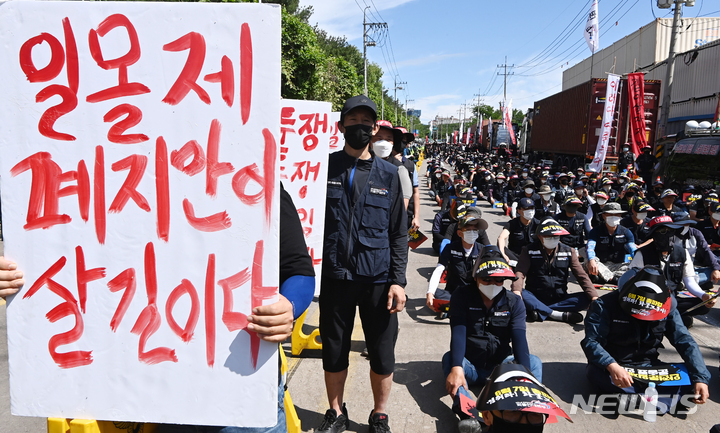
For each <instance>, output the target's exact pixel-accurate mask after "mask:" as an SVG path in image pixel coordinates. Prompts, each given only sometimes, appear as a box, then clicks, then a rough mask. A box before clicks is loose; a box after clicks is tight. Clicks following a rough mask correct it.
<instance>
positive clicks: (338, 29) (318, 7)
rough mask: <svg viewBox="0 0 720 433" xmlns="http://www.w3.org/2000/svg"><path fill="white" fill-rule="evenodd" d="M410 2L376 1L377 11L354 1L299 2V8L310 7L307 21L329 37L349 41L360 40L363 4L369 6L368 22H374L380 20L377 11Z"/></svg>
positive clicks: (363, 0)
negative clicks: (342, 38) (311, 10)
mask: <svg viewBox="0 0 720 433" xmlns="http://www.w3.org/2000/svg"><path fill="white" fill-rule="evenodd" d="M373 1H374V0H373ZM412 1H414V0H378V1H376V2H375V5H376V6H377V10H376V9H375V8H374V7H372V6H373V4H372V3H371V2H369V1H367V0H358V1H357V3H356V2H355V0H301V2H300V7H305V6H312V8H313V14H312V16H311V17H310V20H309V21H310V24H312V25H315V24H316V23H317V24H318V25H319V27H320V28H321V29H323V30H325V31H326V32H328V33H329V34H330V35H332V36H340V37H342V36H345V37H347V39H348V40H349V41H350V40H354V39H358V38H362V32H363V26H362V21H363V11H362V9H361V8H360V7H365V3H367V5H368V6H371V8H370V9H368V12H367V17H368V21H373V22H374V21H375V20H379V19H380V17H379V16H378V10H379V11H380V13H382V12H383V11H385V10H388V9H393V8H396V7H398V6H401V5H404V4H406V3H410V2H412ZM358 4H359V5H360V7H359V6H358ZM384 18H387V17H384ZM388 24H390V23H388Z"/></svg>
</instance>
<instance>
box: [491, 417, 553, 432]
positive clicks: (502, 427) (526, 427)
mask: <svg viewBox="0 0 720 433" xmlns="http://www.w3.org/2000/svg"><path fill="white" fill-rule="evenodd" d="M543 427H545V426H544V425H543V424H538V425H532V424H517V423H514V422H507V421H505V420H504V419H502V418H499V417H493V423H492V427H491V428H490V431H491V432H493V433H505V432H519V433H536V432H541V431H543Z"/></svg>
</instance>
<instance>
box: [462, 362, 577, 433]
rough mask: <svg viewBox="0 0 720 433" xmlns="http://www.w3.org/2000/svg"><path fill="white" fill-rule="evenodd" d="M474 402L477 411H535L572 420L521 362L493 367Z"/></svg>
mask: <svg viewBox="0 0 720 433" xmlns="http://www.w3.org/2000/svg"><path fill="white" fill-rule="evenodd" d="M476 406H477V409H478V410H479V411H493V410H498V411H503V410H512V411H522V412H537V413H542V414H545V415H547V416H548V417H553V418H554V419H556V417H558V416H561V417H563V418H566V419H567V420H568V421H570V422H572V420H571V419H570V417H569V416H568V414H566V413H565V411H564V410H562V408H561V407H560V406H559V405H558V404H557V402H556V401H555V399H553V398H552V396H551V395H550V393H549V392H548V390H547V389H545V387H544V386H543V385H542V384H541V383H540V381H538V380H537V379H536V378H535V376H533V375H532V374H531V373H530V372H529V371H527V369H526V368H525V367H523V366H522V365H520V364H500V365H498V366H497V367H495V369H494V370H493V372H492V373H491V374H490V377H489V378H488V379H487V380H486V382H485V387H484V388H483V389H482V391H480V397H478V399H477V403H476ZM549 422H552V421H549Z"/></svg>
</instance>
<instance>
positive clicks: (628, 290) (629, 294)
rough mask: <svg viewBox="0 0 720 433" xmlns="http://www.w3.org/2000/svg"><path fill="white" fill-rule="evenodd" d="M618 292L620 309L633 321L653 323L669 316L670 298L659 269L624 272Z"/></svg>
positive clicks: (649, 268)
mask: <svg viewBox="0 0 720 433" xmlns="http://www.w3.org/2000/svg"><path fill="white" fill-rule="evenodd" d="M668 218H669V217H668ZM618 291H619V295H620V308H622V310H623V311H625V312H626V313H627V314H629V315H631V316H632V317H634V318H635V319H638V320H644V321H655V320H662V319H664V318H666V317H667V316H668V314H670V307H671V306H672V297H671V296H670V289H668V287H667V283H666V282H665V276H664V275H663V273H662V271H661V270H660V268H659V267H656V266H645V267H644V268H642V269H639V270H638V269H631V270H629V271H627V272H625V273H624V274H623V276H622V277H620V280H619V281H618Z"/></svg>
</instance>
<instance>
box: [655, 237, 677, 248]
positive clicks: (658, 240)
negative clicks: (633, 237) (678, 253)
mask: <svg viewBox="0 0 720 433" xmlns="http://www.w3.org/2000/svg"><path fill="white" fill-rule="evenodd" d="M674 241H675V233H667V234H664V235H663V234H660V233H656V234H654V235H653V244H655V249H657V250H658V251H670V247H671V246H672V244H673V243H674Z"/></svg>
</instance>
